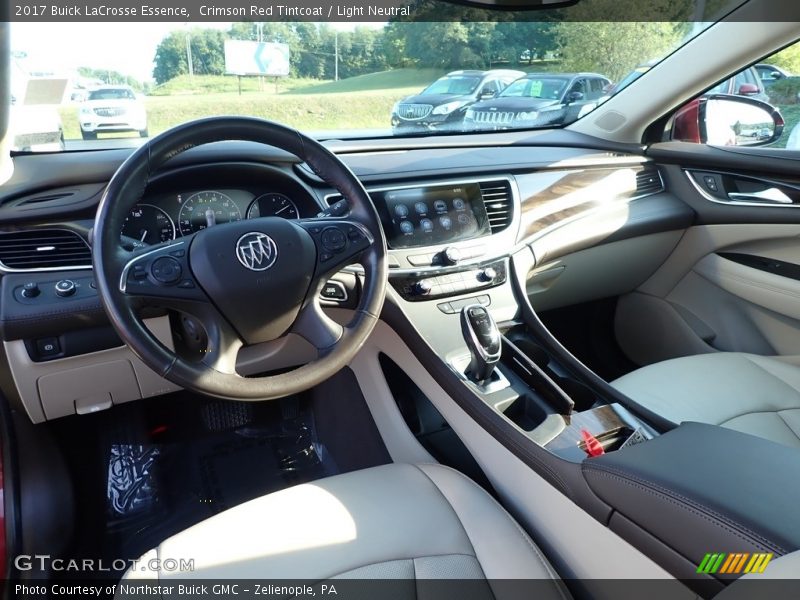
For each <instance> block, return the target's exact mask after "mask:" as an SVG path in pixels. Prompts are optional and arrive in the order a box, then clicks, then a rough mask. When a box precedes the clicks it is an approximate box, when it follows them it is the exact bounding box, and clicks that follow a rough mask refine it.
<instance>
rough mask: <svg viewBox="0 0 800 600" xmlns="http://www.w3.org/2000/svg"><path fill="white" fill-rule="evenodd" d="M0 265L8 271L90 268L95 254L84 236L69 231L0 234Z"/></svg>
mask: <svg viewBox="0 0 800 600" xmlns="http://www.w3.org/2000/svg"><path fill="white" fill-rule="evenodd" d="M0 263H2V264H3V265H4V266H5V267H7V268H9V269H53V268H69V267H88V266H91V264H92V252H91V250H90V249H89V245H88V244H87V243H86V242H85V241H84V240H83V238H82V237H81V236H79V235H78V234H77V233H75V232H73V231H68V230H66V229H32V230H28V231H14V232H12V233H0Z"/></svg>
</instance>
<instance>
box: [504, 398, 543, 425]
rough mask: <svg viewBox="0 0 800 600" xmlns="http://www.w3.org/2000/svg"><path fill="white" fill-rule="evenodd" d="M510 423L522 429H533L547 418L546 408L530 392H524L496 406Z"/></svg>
mask: <svg viewBox="0 0 800 600" xmlns="http://www.w3.org/2000/svg"><path fill="white" fill-rule="evenodd" d="M496 408H497V410H499V411H500V412H501V413H502V414H504V415H505V416H506V417H507V418H508V419H509V420H510V421H511V422H512V423H514V424H515V425H517V427H519V428H520V429H522V430H523V431H529V432H530V431H533V430H534V429H536V428H537V427H538V426H539V425H541V424H542V423H543V422H544V420H545V419H546V418H547V414H548V412H549V411H548V410H547V409H545V408H544V407H543V406H542V404H541V401H537V399H536V398H534V397H533V396H532V395H531V394H525V395H523V396H520V397H519V398H516V399H515V400H512V401H510V402H509V401H506V402H505V403H503V404H499V405H498V406H497V407H496Z"/></svg>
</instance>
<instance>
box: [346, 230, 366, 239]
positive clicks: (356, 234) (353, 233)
mask: <svg viewBox="0 0 800 600" xmlns="http://www.w3.org/2000/svg"><path fill="white" fill-rule="evenodd" d="M347 237H348V239H349V240H350V241H351V242H353V243H356V242H360V241H361V240H363V239H364V232H363V231H361V230H360V229H359V228H358V227H350V229H348V230H347Z"/></svg>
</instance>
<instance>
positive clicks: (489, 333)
mask: <svg viewBox="0 0 800 600" xmlns="http://www.w3.org/2000/svg"><path fill="white" fill-rule="evenodd" d="M461 333H462V334H463V335H464V341H465V342H466V343H467V348H469V352H470V354H471V356H472V358H471V360H470V362H469V366H468V367H467V371H466V375H467V377H469V378H470V379H471V380H472V381H474V382H476V383H479V384H482V383H484V382H486V381H488V380H489V379H491V377H492V373H493V372H494V366H495V365H496V364H497V361H499V360H500V350H501V342H500V330H499V329H497V324H496V323H495V322H494V319H493V318H492V315H490V314H489V311H488V310H486V308H484V307H483V306H481V305H480V304H470V305H469V306H465V307H464V309H463V310H462V311H461Z"/></svg>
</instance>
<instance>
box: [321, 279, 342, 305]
mask: <svg viewBox="0 0 800 600" xmlns="http://www.w3.org/2000/svg"><path fill="white" fill-rule="evenodd" d="M319 295H320V297H321V298H323V299H325V300H334V301H336V302H347V289H346V288H345V287H344V284H343V283H342V282H341V281H334V280H331V281H329V282H327V283H326V284H325V285H324V286H322V291H321V292H320V293H319Z"/></svg>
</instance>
